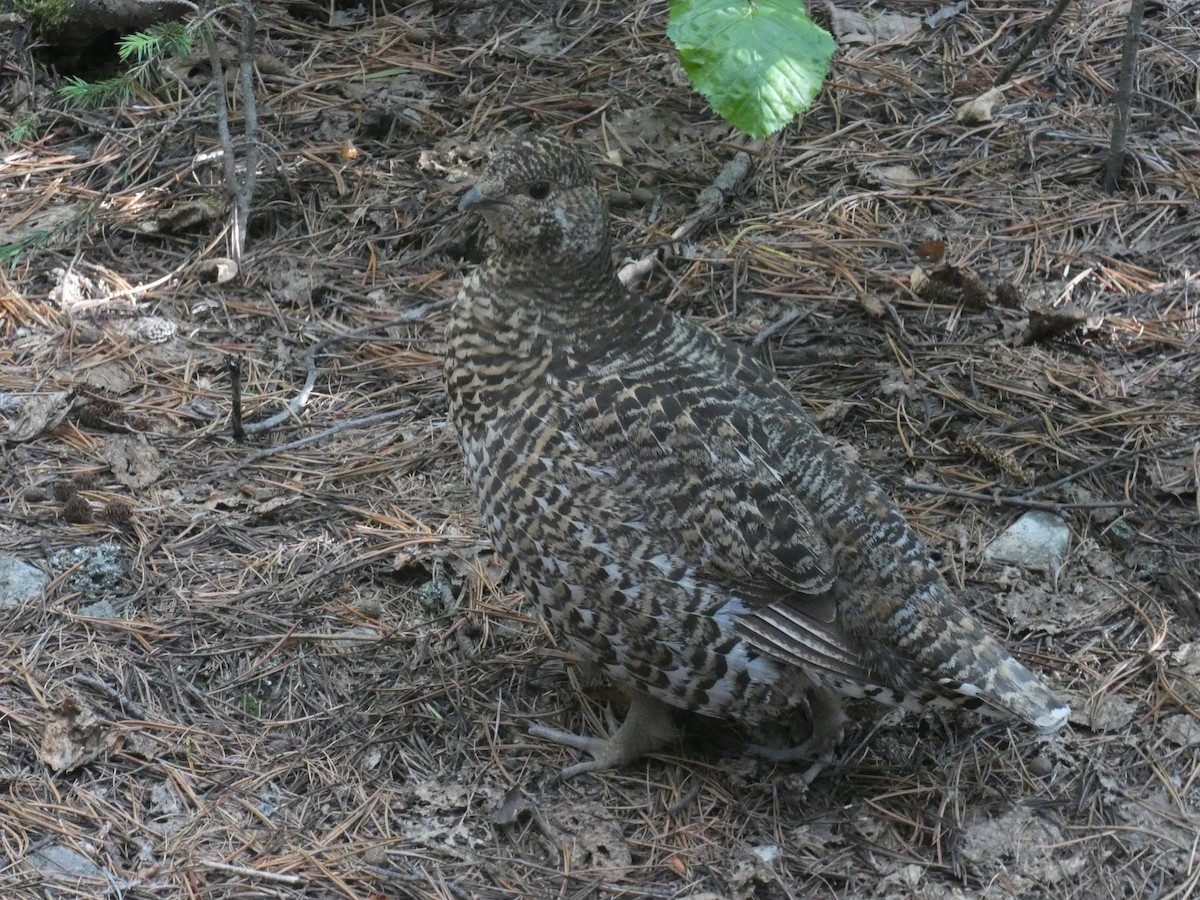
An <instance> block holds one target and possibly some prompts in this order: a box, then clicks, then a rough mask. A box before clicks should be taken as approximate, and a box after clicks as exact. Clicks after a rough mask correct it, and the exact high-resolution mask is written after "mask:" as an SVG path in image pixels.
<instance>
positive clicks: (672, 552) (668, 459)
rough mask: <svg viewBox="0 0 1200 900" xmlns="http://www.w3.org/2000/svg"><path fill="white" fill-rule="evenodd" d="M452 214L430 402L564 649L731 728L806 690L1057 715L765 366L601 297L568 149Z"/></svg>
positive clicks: (588, 199)
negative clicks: (439, 389)
mask: <svg viewBox="0 0 1200 900" xmlns="http://www.w3.org/2000/svg"><path fill="white" fill-rule="evenodd" d="M463 204H464V206H470V207H473V208H476V209H478V210H479V211H480V212H482V214H483V216H484V218H485V220H486V221H487V224H488V226H489V228H490V230H491V232H492V234H493V235H494V236H495V239H496V248H495V251H494V252H493V254H492V255H491V256H490V257H489V259H488V260H487V261H486V262H485V263H484V264H483V265H482V266H480V267H479V268H478V269H477V270H475V271H474V272H473V273H472V274H471V275H470V276H468V277H467V278H466V279H465V280H464V284H463V289H462V291H461V293H460V295H459V297H458V299H457V300H456V302H455V304H454V309H453V315H452V321H451V324H450V327H449V329H448V332H447V352H446V368H445V372H446V385H447V391H448V395H449V403H450V411H451V414H452V418H453V421H454V424H455V427H456V429H457V431H458V435H459V440H460V444H461V447H462V451H463V457H464V459H465V461H466V465H467V469H468V471H469V472H470V475H471V478H472V480H473V482H474V485H475V488H476V490H477V492H478V494H479V498H480V504H481V509H482V512H483V516H484V519H485V521H486V523H487V525H488V528H489V530H490V533H491V536H492V538H493V540H494V541H495V544H496V547H497V549H498V550H499V552H500V553H501V554H502V555H503V556H504V557H505V558H506V559H507V560H508V561H509V562H510V564H511V565H512V568H513V571H514V572H515V573H516V575H517V577H518V578H519V580H520V583H521V585H522V586H523V588H524V589H525V590H526V592H527V593H528V594H529V596H530V597H531V598H532V599H533V600H534V601H535V602H536V603H537V604H538V606H539V607H540V609H541V610H542V612H543V613H544V614H545V615H546V616H547V618H548V619H549V620H550V622H551V623H552V625H553V626H554V627H555V628H556V629H557V630H558V631H559V632H560V633H561V634H562V635H563V636H564V637H565V638H566V640H567V641H568V642H569V643H570V645H571V646H572V647H573V648H574V649H575V650H576V651H577V652H578V653H580V654H581V655H583V656H584V657H586V658H588V659H590V660H592V661H594V662H596V663H597V664H598V665H599V666H600V667H601V668H602V669H603V670H604V671H605V672H606V673H607V674H608V675H609V676H610V677H612V678H613V679H615V680H616V681H617V682H618V683H620V684H622V685H624V686H625V687H626V688H628V689H629V690H630V691H632V692H635V693H636V694H642V695H646V696H649V697H652V698H656V699H657V700H659V701H662V702H664V703H666V704H669V705H672V706H676V707H682V708H686V709H690V710H694V711H696V712H699V713H703V714H707V715H713V716H731V717H734V718H737V719H739V720H742V721H746V722H756V721H759V720H761V719H764V718H768V717H772V716H776V715H778V714H780V713H781V712H782V711H784V710H786V709H788V708H790V707H793V706H801V707H805V706H806V705H807V700H806V698H805V695H806V693H807V692H809V691H810V690H811V689H812V688H813V687H814V686H821V687H822V688H823V689H827V690H829V691H832V692H835V693H838V694H842V695H851V696H871V697H875V698H876V699H879V700H881V701H884V702H888V703H895V704H900V705H904V706H907V707H909V708H912V709H919V708H922V707H924V706H927V705H930V704H943V705H947V704H956V703H965V704H967V705H980V704H983V705H985V706H986V707H990V708H991V709H993V710H995V711H998V712H1000V713H1003V714H1007V715H1010V716H1014V717H1016V718H1019V719H1022V720H1025V721H1027V722H1030V723H1032V724H1034V725H1036V726H1038V727H1039V728H1042V729H1045V730H1052V729H1054V728H1057V727H1059V726H1060V725H1061V724H1062V723H1063V722H1064V721H1065V720H1066V717H1067V713H1068V710H1067V707H1066V706H1065V704H1063V703H1062V702H1061V701H1060V700H1059V699H1058V698H1057V697H1056V696H1055V695H1054V694H1053V693H1052V692H1051V691H1049V690H1048V689H1047V688H1046V687H1045V686H1044V685H1043V684H1042V682H1041V681H1039V680H1038V679H1037V678H1036V677H1035V676H1033V675H1032V674H1031V673H1030V672H1029V671H1028V670H1026V669H1025V668H1024V667H1023V666H1021V665H1020V664H1019V663H1017V662H1016V661H1015V660H1014V659H1013V658H1012V657H1011V656H1010V655H1009V654H1008V653H1007V651H1005V650H1004V649H1003V647H1001V646H1000V644H999V643H998V642H997V641H996V640H995V639H993V638H992V637H991V636H990V635H988V634H987V633H986V632H985V631H984V630H983V628H982V627H981V626H980V625H979V624H978V623H977V622H975V620H974V619H972V618H971V616H970V615H968V614H967V612H966V611H965V610H964V608H963V607H962V605H961V603H960V602H959V601H958V599H957V598H956V597H955V595H954V594H953V592H952V591H951V590H950V589H949V588H948V586H947V585H946V584H945V582H944V581H943V579H942V578H941V576H940V575H939V573H938V571H937V569H936V567H935V566H934V564H933V561H932V559H931V557H930V554H929V552H928V550H927V549H926V547H925V546H924V544H922V542H921V541H920V540H919V539H918V537H917V536H916V534H915V532H914V531H913V530H912V528H911V527H910V526H909V525H908V523H907V522H906V521H905V520H904V518H903V516H902V515H901V513H900V512H899V510H898V509H897V508H896V506H895V505H894V504H893V503H892V502H891V500H890V499H889V498H888V497H887V495H886V494H885V493H884V491H883V490H882V489H881V488H880V487H879V485H877V484H876V483H875V481H874V480H872V479H871V478H870V476H868V475H867V474H866V473H865V472H863V471H862V470H861V469H860V468H858V467H857V466H855V465H853V464H852V463H850V462H848V461H847V460H846V459H845V458H844V457H843V456H842V455H841V454H839V453H838V452H837V450H836V449H835V448H834V446H833V445H832V444H831V443H830V441H829V440H828V439H827V438H826V437H825V436H824V435H822V434H821V433H820V431H819V430H818V429H817V427H816V426H815V424H813V422H812V420H811V419H810V418H809V417H808V416H807V415H806V414H805V412H804V411H803V409H802V408H801V407H800V405H799V404H798V403H797V402H796V400H795V399H794V398H793V397H792V395H791V394H790V393H789V392H788V391H787V390H786V389H785V388H784V387H783V386H782V385H780V384H779V383H778V382H777V381H776V380H775V379H774V378H773V376H772V374H771V372H770V371H769V370H768V369H767V368H766V367H765V365H763V364H762V363H761V362H760V361H759V360H758V359H757V358H756V357H754V356H753V355H752V354H751V353H750V352H749V351H747V350H746V349H744V348H742V347H739V346H737V345H736V344H734V343H732V342H730V341H727V340H724V339H722V338H720V337H718V336H717V335H715V334H713V333H712V332H710V331H708V330H706V329H704V328H702V327H700V326H698V325H696V324H694V323H692V322H690V321H688V320H686V319H684V318H682V317H680V316H677V315H675V314H674V313H671V312H669V311H667V310H665V309H663V308H661V307H659V306H657V305H656V304H653V303H650V302H648V301H645V300H643V299H641V298H638V297H635V296H631V295H629V294H627V293H626V292H625V291H624V290H623V289H622V287H621V285H620V283H619V282H618V280H617V278H616V274H615V270H614V266H613V262H612V257H611V252H612V248H611V245H610V239H609V235H608V216H607V210H606V208H605V205H604V201H603V199H602V197H601V195H600V193H599V190H598V188H597V186H596V183H595V181H594V178H593V175H592V172H591V170H590V167H589V166H588V165H587V163H586V161H585V159H584V158H583V156H582V155H581V154H580V153H579V152H578V151H576V150H575V149H573V148H572V147H570V146H569V145H567V144H565V143H563V142H561V141H559V140H557V139H555V138H549V137H536V138H523V139H518V140H514V141H510V142H509V143H507V144H506V145H505V146H503V147H502V148H501V149H499V150H498V151H497V152H496V153H495V154H494V155H493V156H492V157H491V159H490V160H489V162H488V164H487V167H486V168H485V171H484V173H483V175H482V176H481V177H480V179H479V181H478V182H477V184H476V186H475V187H474V188H473V189H472V190H471V191H470V192H469V193H468V195H467V196H466V197H464V201H463Z"/></svg>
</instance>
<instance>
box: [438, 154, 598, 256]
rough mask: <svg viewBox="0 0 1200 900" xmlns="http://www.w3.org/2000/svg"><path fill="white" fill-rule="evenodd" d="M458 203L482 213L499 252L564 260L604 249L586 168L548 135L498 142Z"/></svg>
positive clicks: (593, 184)
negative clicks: (480, 172)
mask: <svg viewBox="0 0 1200 900" xmlns="http://www.w3.org/2000/svg"><path fill="white" fill-rule="evenodd" d="M458 206H459V209H463V210H466V209H475V210H478V211H479V212H480V214H482V216H483V218H484V220H485V221H486V222H487V225H488V228H489V229H490V230H491V232H492V234H493V235H495V238H496V244H497V249H498V250H499V251H500V253H501V254H503V255H505V256H509V257H512V256H538V257H543V258H546V259H549V260H560V261H564V262H566V261H579V260H581V259H587V258H591V257H596V256H607V255H608V253H609V237H608V210H607V207H606V206H605V203H604V198H603V197H602V196H601V195H600V191H599V189H598V188H597V187H596V182H595V179H594V178H593V177H592V172H591V168H590V167H589V166H588V163H587V161H586V160H585V159H584V158H583V156H582V155H580V153H579V151H577V150H575V149H574V148H573V147H571V146H570V145H568V144H566V143H565V142H563V141H562V140H560V139H559V138H556V137H553V136H550V135H539V136H536V137H520V138H512V139H509V140H508V141H506V142H505V143H503V144H501V145H500V146H499V147H498V148H497V149H496V150H495V152H493V153H492V155H491V156H490V157H489V158H488V160H487V162H486V164H485V165H484V167H483V172H482V174H481V175H480V177H479V179H478V180H477V181H476V182H475V186H474V187H472V188H471V189H470V190H469V191H467V193H466V194H464V195H463V197H462V200H460V201H459V204H458Z"/></svg>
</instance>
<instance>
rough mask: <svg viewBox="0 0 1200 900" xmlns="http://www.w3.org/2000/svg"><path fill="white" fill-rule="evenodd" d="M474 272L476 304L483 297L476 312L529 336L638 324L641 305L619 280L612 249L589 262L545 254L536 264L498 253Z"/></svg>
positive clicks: (605, 329)
mask: <svg viewBox="0 0 1200 900" xmlns="http://www.w3.org/2000/svg"><path fill="white" fill-rule="evenodd" d="M474 277H475V279H476V285H477V287H476V289H475V290H474V291H472V293H473V294H474V295H475V297H476V304H479V302H480V300H481V299H482V300H483V303H482V304H481V305H480V306H479V308H477V309H476V310H475V311H474V312H475V314H476V315H477V316H478V317H479V318H481V319H490V320H492V321H493V322H495V324H497V325H500V324H508V325H514V326H519V327H520V328H521V330H522V331H523V332H525V334H526V335H527V336H532V334H535V333H537V332H539V331H546V332H549V333H560V334H576V335H578V334H581V333H587V332H590V331H593V330H602V331H610V332H611V331H612V330H613V329H617V330H620V328H621V327H622V325H623V323H625V320H627V319H628V320H630V321H629V324H633V321H632V319H633V317H635V316H636V306H637V305H636V303H635V302H634V300H633V298H631V297H630V296H629V294H628V293H627V292H626V291H625V288H624V287H622V285H621V282H620V281H619V280H618V279H617V272H616V267H615V266H614V265H613V263H612V259H611V257H609V255H608V254H607V253H606V254H604V256H603V257H598V258H596V259H591V260H587V261H586V262H585V261H583V260H579V259H574V260H569V261H563V260H557V259H551V258H545V259H543V260H541V261H540V262H538V263H536V264H535V263H534V262H533V261H532V260H531V259H528V258H525V257H513V256H510V255H507V254H498V255H496V256H493V257H492V258H490V259H489V260H488V261H487V262H485V263H484V264H483V265H482V266H480V268H479V269H477V270H476V272H475V275H474Z"/></svg>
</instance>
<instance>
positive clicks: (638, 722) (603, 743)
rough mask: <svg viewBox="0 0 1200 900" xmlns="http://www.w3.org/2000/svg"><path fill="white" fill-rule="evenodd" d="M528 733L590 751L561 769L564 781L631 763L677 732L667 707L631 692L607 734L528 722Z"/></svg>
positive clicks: (672, 737) (665, 741) (669, 709)
mask: <svg viewBox="0 0 1200 900" xmlns="http://www.w3.org/2000/svg"><path fill="white" fill-rule="evenodd" d="M529 733H530V734H532V735H534V736H535V737H540V738H545V739H546V740H548V741H554V742H555V743H556V744H563V745H564V746H567V747H574V748H575V749H576V750H582V751H583V752H585V753H589V754H591V756H592V758H591V759H590V760H586V761H584V762H580V763H576V764H575V765H573V766H567V767H566V768H565V769H563V770H562V772H561V773H559V778H560V779H562V780H564V781H565V780H566V779H568V778H574V777H575V776H576V775H583V774H585V773H587V772H602V771H604V770H605V769H615V768H618V767H620V766H623V765H625V764H626V763H631V762H633V761H634V760H636V759H639V758H640V757H642V756H644V755H645V754H647V753H653V752H654V751H655V750H658V749H659V748H661V747H662V746H664V745H665V744H667V743H668V742H669V741H671V740H672V739H674V738H675V737H676V736H677V731H676V728H675V724H674V723H673V722H672V721H671V707H669V706H667V704H665V703H663V702H662V701H661V700H655V699H654V698H653V697H649V696H647V695H645V694H634V695H633V702H632V703H631V704H630V705H629V712H628V713H627V714H626V715H625V721H624V722H623V723H621V727H620V728H618V729H617V730H616V732H615V733H614V734H612V735H611V736H609V737H607V738H596V737H584V736H583V735H581V734H575V733H573V732H570V731H565V730H563V729H561V728H551V727H550V726H548V725H538V724H534V725H530V726H529Z"/></svg>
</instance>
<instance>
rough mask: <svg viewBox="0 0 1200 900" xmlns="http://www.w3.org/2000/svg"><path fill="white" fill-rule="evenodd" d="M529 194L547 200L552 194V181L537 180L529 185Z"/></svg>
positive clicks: (535, 198) (534, 197) (536, 198)
mask: <svg viewBox="0 0 1200 900" xmlns="http://www.w3.org/2000/svg"><path fill="white" fill-rule="evenodd" d="M529 196H530V197H532V198H533V199H534V200H545V199H546V198H547V197H549V196H550V182H548V181H535V182H534V183H533V184H531V185H530V186H529Z"/></svg>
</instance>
